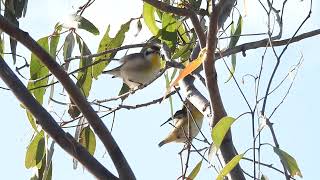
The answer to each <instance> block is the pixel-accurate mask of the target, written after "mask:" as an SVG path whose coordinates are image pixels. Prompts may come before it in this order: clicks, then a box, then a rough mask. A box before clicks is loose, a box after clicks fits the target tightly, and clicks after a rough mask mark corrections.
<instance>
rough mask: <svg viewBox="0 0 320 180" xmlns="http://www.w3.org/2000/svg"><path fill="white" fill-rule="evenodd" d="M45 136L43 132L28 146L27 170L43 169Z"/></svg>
mask: <svg viewBox="0 0 320 180" xmlns="http://www.w3.org/2000/svg"><path fill="white" fill-rule="evenodd" d="M43 134H44V133H43V131H41V133H38V134H37V135H36V136H35V137H34V138H33V140H32V141H31V143H30V145H29V146H28V149H27V153H26V157H25V167H26V168H27V169H29V168H31V167H35V166H37V168H38V169H40V168H41V165H42V163H41V160H42V159H43V157H44V155H45V141H44V135H43Z"/></svg>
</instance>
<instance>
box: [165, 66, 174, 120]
mask: <svg viewBox="0 0 320 180" xmlns="http://www.w3.org/2000/svg"><path fill="white" fill-rule="evenodd" d="M174 70H176V69H174ZM174 72H176V71H174ZM171 77H172V76H171ZM164 78H165V80H166V88H168V87H169V86H170V82H171V80H172V79H171V80H170V79H169V75H168V73H167V72H166V73H165V74H164ZM169 103H170V113H171V117H173V102H172V97H171V96H170V97H169Z"/></svg>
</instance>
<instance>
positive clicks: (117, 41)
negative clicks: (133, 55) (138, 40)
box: [93, 21, 131, 79]
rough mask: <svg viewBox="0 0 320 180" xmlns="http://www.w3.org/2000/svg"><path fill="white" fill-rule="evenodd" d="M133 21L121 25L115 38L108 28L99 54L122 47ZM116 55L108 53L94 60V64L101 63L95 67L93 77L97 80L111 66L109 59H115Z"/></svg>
mask: <svg viewBox="0 0 320 180" xmlns="http://www.w3.org/2000/svg"><path fill="white" fill-rule="evenodd" d="M130 23H131V21H128V22H126V23H124V24H122V25H121V27H120V30H119V31H118V32H117V34H116V35H115V37H114V38H111V37H110V36H109V31H110V26H108V28H107V31H106V33H105V34H104V36H103V38H102V39H101V41H100V44H99V48H98V52H97V53H101V52H103V51H106V50H108V49H112V48H117V47H120V46H121V45H122V43H123V41H124V38H125V34H126V32H128V30H129V27H130ZM115 55H116V52H115V53H108V54H104V55H101V56H98V57H96V58H95V59H94V63H97V62H99V63H98V64H95V65H94V66H93V77H94V78H95V79H97V78H98V76H99V75H100V74H101V73H102V71H103V70H104V68H105V67H106V66H107V65H108V64H109V62H110V61H108V59H111V58H113V57H114V56H115Z"/></svg>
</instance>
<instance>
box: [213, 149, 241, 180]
mask: <svg viewBox="0 0 320 180" xmlns="http://www.w3.org/2000/svg"><path fill="white" fill-rule="evenodd" d="M243 156H244V153H243V154H239V155H236V156H235V157H233V158H232V159H231V161H229V162H228V164H226V165H225V166H224V167H223V169H222V170H221V171H220V173H219V175H218V177H217V180H223V178H224V177H225V176H226V175H227V174H228V173H229V172H230V171H232V169H233V168H234V167H235V166H236V165H237V164H238V163H239V161H240V160H241V159H242V158H243Z"/></svg>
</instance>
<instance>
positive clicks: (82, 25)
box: [78, 16, 100, 35]
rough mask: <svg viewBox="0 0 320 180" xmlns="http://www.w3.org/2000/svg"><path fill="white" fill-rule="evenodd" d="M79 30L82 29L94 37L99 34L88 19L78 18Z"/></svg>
mask: <svg viewBox="0 0 320 180" xmlns="http://www.w3.org/2000/svg"><path fill="white" fill-rule="evenodd" d="M78 28H79V29H84V30H86V31H88V32H90V33H92V34H94V35H99V34H100V32H99V30H98V28H97V27H96V26H95V25H93V24H92V23H91V22H90V21H89V20H88V19H86V18H84V17H82V16H79V26H78Z"/></svg>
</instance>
